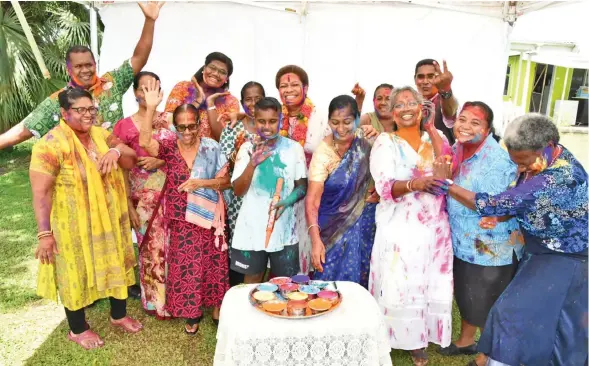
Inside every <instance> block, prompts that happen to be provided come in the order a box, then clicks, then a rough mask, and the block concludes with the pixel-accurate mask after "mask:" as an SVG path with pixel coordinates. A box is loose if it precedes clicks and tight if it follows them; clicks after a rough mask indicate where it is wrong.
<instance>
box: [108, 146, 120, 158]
mask: <svg viewBox="0 0 589 366" xmlns="http://www.w3.org/2000/svg"><path fill="white" fill-rule="evenodd" d="M111 150H112V151H116V152H117V154H119V159H120V158H121V151H120V150H119V149H117V148H116V147H111V148H110V149H108V151H111Z"/></svg>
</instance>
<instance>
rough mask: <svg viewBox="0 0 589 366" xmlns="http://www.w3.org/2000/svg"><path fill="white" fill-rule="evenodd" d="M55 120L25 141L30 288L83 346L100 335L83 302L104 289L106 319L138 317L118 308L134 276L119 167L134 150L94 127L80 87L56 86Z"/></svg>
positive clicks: (96, 342)
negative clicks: (32, 269) (57, 310)
mask: <svg viewBox="0 0 589 366" xmlns="http://www.w3.org/2000/svg"><path fill="white" fill-rule="evenodd" d="M59 105H60V107H61V116H62V120H61V121H60V122H59V125H58V126H57V127H55V128H54V129H53V130H51V131H50V132H49V133H48V134H47V135H45V136H44V137H43V138H42V139H41V140H40V141H39V142H38V143H37V144H36V145H35V147H34V148H33V154H32V156H31V166H30V178H31V186H32V190H33V207H34V209H35V218H36V219H37V226H38V228H39V234H38V235H37V237H38V238H39V245H38V247H37V251H36V252H35V257H37V258H39V259H40V261H41V265H40V268H39V279H38V289H37V292H38V294H39V295H40V296H42V297H46V298H49V299H53V300H57V292H59V298H60V299H61V302H62V303H63V305H64V306H65V313H66V316H67V320H68V324H69V327H70V332H69V334H68V338H69V339H70V340H71V341H74V342H76V343H78V344H79V345H80V346H82V347H84V348H85V349H91V348H96V347H100V346H102V345H103V344H104V342H103V341H102V340H101V339H100V337H99V336H98V335H97V334H96V333H94V332H93V331H91V330H90V329H89V326H88V323H86V319H85V314H84V307H86V306H88V305H90V304H92V303H93V302H94V301H96V300H98V299H102V298H105V297H108V298H109V299H110V305H111V317H110V322H111V323H112V324H113V325H114V326H119V327H121V328H123V329H124V330H125V331H127V332H131V333H135V332H138V331H139V330H140V329H141V328H142V325H141V323H139V322H138V321H136V320H133V319H131V318H130V317H128V316H126V299H127V286H129V285H132V284H134V283H135V276H134V272H133V266H134V265H135V255H134V252H133V243H132V241H131V231H130V230H129V228H130V223H129V215H128V213H127V196H126V194H125V181H124V178H123V172H122V169H118V165H119V164H120V166H121V167H123V168H125V169H129V168H132V167H133V166H134V165H135V160H136V156H135V152H134V151H133V150H131V149H130V148H128V147H126V146H125V145H124V144H122V143H120V141H118V139H117V138H116V137H115V136H114V135H111V134H110V132H108V131H106V130H104V129H102V128H100V127H95V126H94V125H93V124H94V120H95V117H96V112H97V109H96V107H94V102H93V100H92V95H90V93H88V92H87V91H85V90H83V89H66V90H64V91H63V92H61V93H60V94H59Z"/></svg>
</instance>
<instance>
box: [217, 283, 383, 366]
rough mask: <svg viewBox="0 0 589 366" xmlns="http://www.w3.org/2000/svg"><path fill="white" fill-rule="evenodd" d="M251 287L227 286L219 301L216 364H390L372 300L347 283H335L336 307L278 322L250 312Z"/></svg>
mask: <svg viewBox="0 0 589 366" xmlns="http://www.w3.org/2000/svg"><path fill="white" fill-rule="evenodd" d="M255 286H256V285H244V286H239V287H233V288H232V289H231V290H229V292H227V294H226V295H225V298H224V299H223V305H222V306H221V319H220V323H219V329H218V331H217V348H216V349H215V365H216V366H233V365H244V366H245V365H248V366H250V365H263V366H281V365H284V366H307V365H308V366H311V365H312V366H317V365H321V366H328V365H334V366H336V365H337V366H343V365H350V366H351V365H366V366H368V365H374V366H382V365H391V366H392V361H391V357H390V351H391V348H390V346H389V342H388V338H387V335H386V328H385V324H384V321H383V319H382V317H381V313H380V310H379V308H378V305H377V304H376V301H375V300H374V298H373V297H372V296H371V295H370V293H369V292H368V291H366V290H365V289H364V288H363V287H362V286H360V285H358V284H356V283H353V282H337V288H338V289H339V291H340V292H341V293H342V295H343V301H342V303H341V305H340V306H339V307H338V308H337V309H335V310H334V311H333V312H331V313H329V314H325V315H323V316H319V317H316V318H311V319H280V318H274V317H271V316H269V315H266V314H263V313H262V312H260V311H259V310H256V309H254V307H253V306H252V305H251V304H250V302H249V299H248V294H249V292H250V290H251V289H252V288H253V287H255Z"/></svg>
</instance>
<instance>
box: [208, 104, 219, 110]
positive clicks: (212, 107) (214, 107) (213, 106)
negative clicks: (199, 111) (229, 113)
mask: <svg viewBox="0 0 589 366" xmlns="http://www.w3.org/2000/svg"><path fill="white" fill-rule="evenodd" d="M213 109H217V106H215V105H214V104H213V105H212V106H211V107H209V108H207V111H212V110H213Z"/></svg>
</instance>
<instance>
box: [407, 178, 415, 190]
mask: <svg viewBox="0 0 589 366" xmlns="http://www.w3.org/2000/svg"><path fill="white" fill-rule="evenodd" d="M413 181H414V179H411V180H410V181H409V182H407V189H408V190H409V192H413Z"/></svg>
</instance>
